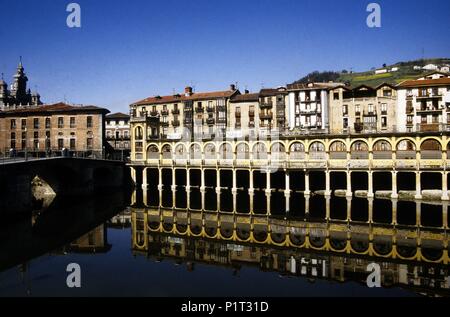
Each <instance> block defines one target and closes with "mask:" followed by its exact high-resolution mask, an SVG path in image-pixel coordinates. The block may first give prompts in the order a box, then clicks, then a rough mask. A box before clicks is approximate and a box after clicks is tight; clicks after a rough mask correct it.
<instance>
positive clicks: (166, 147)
mask: <svg viewBox="0 0 450 317" xmlns="http://www.w3.org/2000/svg"><path fill="white" fill-rule="evenodd" d="M161 152H162V157H163V159H164V160H171V159H172V145H170V144H169V143H166V144H163V146H162V148H161Z"/></svg>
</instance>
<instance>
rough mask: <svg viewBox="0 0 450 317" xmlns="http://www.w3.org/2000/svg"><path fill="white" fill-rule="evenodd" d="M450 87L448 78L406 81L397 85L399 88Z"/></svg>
mask: <svg viewBox="0 0 450 317" xmlns="http://www.w3.org/2000/svg"><path fill="white" fill-rule="evenodd" d="M431 86H450V78H439V79H426V80H407V81H404V82H402V83H400V84H399V85H398V87H400V88H410V87H411V88H413V87H431Z"/></svg>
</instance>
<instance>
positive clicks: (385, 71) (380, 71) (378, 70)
mask: <svg viewBox="0 0 450 317" xmlns="http://www.w3.org/2000/svg"><path fill="white" fill-rule="evenodd" d="M387 72H388V70H387V69H377V70H376V71H375V74H386V73H387Z"/></svg>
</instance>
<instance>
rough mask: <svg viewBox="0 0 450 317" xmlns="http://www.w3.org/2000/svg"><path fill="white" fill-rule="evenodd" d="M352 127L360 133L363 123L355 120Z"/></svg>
mask: <svg viewBox="0 0 450 317" xmlns="http://www.w3.org/2000/svg"><path fill="white" fill-rule="evenodd" d="M354 129H355V132H356V133H361V132H362V130H363V129H364V125H363V124H362V123H358V122H355V124H354Z"/></svg>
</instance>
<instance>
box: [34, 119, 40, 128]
mask: <svg viewBox="0 0 450 317" xmlns="http://www.w3.org/2000/svg"><path fill="white" fill-rule="evenodd" d="M33 128H34V129H39V118H34V119H33Z"/></svg>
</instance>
